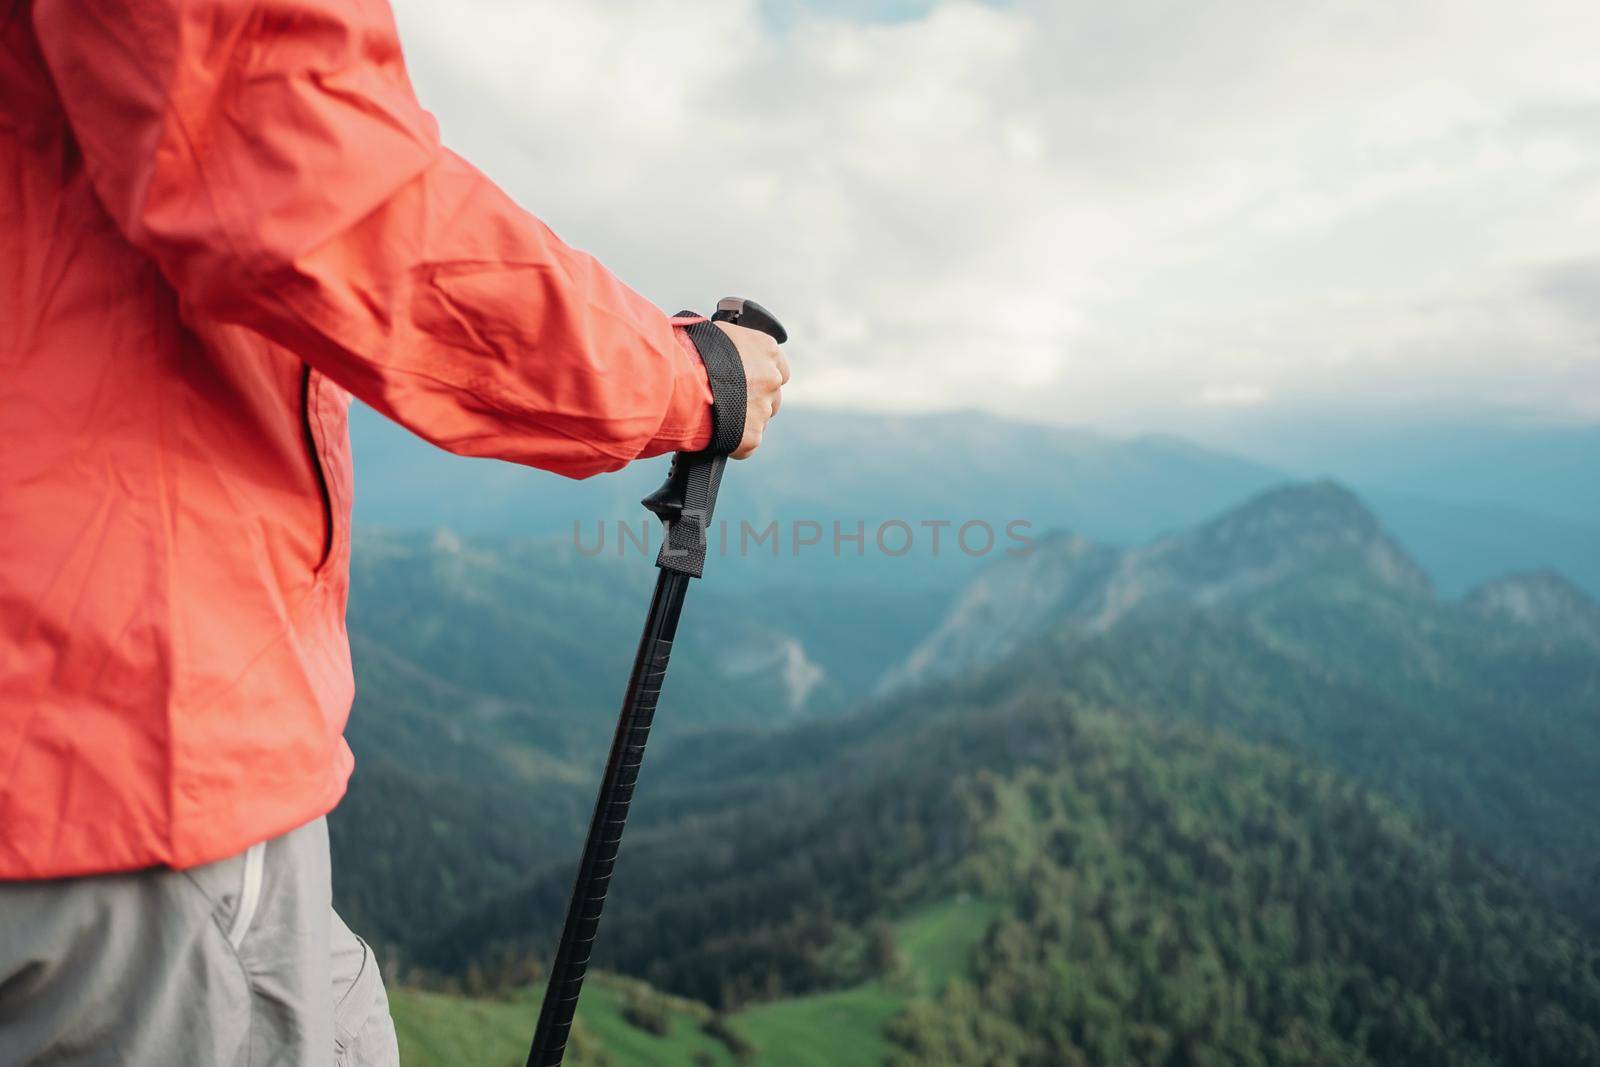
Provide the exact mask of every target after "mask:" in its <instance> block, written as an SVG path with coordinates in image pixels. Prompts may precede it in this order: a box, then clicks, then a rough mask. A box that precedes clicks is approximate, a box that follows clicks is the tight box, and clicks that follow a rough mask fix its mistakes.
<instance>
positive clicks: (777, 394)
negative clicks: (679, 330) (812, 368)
mask: <svg viewBox="0 0 1600 1067" xmlns="http://www.w3.org/2000/svg"><path fill="white" fill-rule="evenodd" d="M713 325H715V326H718V327H720V328H721V330H722V332H723V333H725V334H727V335H728V337H729V338H730V339H731V340H732V341H733V346H734V347H735V348H737V349H738V350H739V358H740V359H741V360H743V361H744V384H745V397H746V405H747V406H746V408H745V414H744V437H743V438H742V439H740V441H739V447H738V448H736V449H734V452H733V458H734V459H744V458H746V457H748V456H749V455H750V454H751V453H752V452H754V451H755V450H756V449H758V448H760V447H761V435H762V434H763V433H765V432H766V429H767V423H768V422H770V421H771V420H772V416H774V415H776V414H777V413H778V407H779V406H780V405H781V404H782V403H783V387H784V385H785V384H786V383H787V382H788V381H789V361H788V360H786V359H784V358H783V352H782V350H780V349H779V348H778V342H776V341H774V340H773V339H772V338H771V337H769V336H767V335H766V334H764V333H762V332H761V331H760V330H751V329H747V328H745V327H743V326H735V325H733V324H732V323H727V322H718V323H714V324H713Z"/></svg>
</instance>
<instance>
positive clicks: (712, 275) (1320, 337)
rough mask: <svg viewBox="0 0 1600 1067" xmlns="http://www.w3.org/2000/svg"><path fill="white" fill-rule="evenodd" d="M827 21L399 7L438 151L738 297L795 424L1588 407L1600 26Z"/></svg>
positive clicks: (1398, 13)
mask: <svg viewBox="0 0 1600 1067" xmlns="http://www.w3.org/2000/svg"><path fill="white" fill-rule="evenodd" d="M845 8H847V5H837V4H830V5H826V6H825V8H823V9H816V8H810V7H789V8H787V9H786V10H785V11H784V12H783V17H781V18H773V17H770V15H771V11H770V10H768V11H767V12H765V13H764V12H763V10H762V8H761V6H760V5H758V4H757V3H756V2H754V0H703V2H701V3H697V4H694V5H668V4H666V3H646V2H643V0H617V2H613V3H606V4H591V3H575V2H571V3H556V2H553V0H534V2H517V3H512V2H510V0H457V2H456V3H453V4H449V5H439V4H429V3H425V2H423V0H401V3H399V5H398V10H399V14H400V18H401V26H402V34H403V39H404V41H405V44H406V46H407V52H408V57H409V58H410V60H411V62H412V66H413V75H414V79H415V81H416V83H417V86H418V91H419V93H420V95H421V96H422V98H423V101H424V102H425V103H426V104H428V105H429V106H430V107H431V108H432V109H433V110H434V111H435V112H436V113H437V114H438V115H439V118H440V120H441V124H442V127H443V129H444V130H445V134H446V139H447V141H449V142H450V143H452V144H453V145H454V146H455V147H457V148H458V149H460V150H461V151H462V152H463V153H464V154H465V155H467V156H468V157H469V158H472V159H473V160H474V161H476V162H477V163H478V164H479V165H480V166H482V167H484V169H486V170H487V171H488V172H489V173H491V174H492V175H494V176H495V177H496V178H497V179H498V180H499V181H501V182H502V184H504V185H505V186H506V187H507V188H508V189H509V190H511V191H512V192H513V193H514V194H515V195H516V196H518V197H519V199H520V200H521V201H522V202H523V203H524V204H526V205H527V206H528V207H529V208H530V209H531V210H533V211H535V212H536V213H537V214H540V215H541V216H542V217H544V218H545V219H546V221H548V222H550V223H551V224H552V225H553V226H554V227H555V228H556V229H557V231H558V232H560V233H562V234H563V235H564V236H565V237H567V238H568V239H569V240H571V241H573V243H575V244H578V245H580V246H582V247H586V248H589V249H590V250H592V251H594V252H596V253H597V254H598V255H600V257H601V258H602V259H603V260H604V261H605V262H607V263H608V264H610V265H611V266H612V267H613V269H615V270H617V271H618V273H620V274H621V275H623V276H624V277H625V278H627V279H629V280H630V281H631V282H632V283H633V284H634V285H635V286H636V287H638V288H639V289H641V291H643V292H645V293H646V294H647V295H649V296H650V297H651V298H652V299H655V300H657V301H658V302H660V303H661V304H663V305H666V306H676V305H680V304H697V305H702V306H703V305H705V304H707V303H708V302H709V301H710V300H712V299H714V298H715V297H716V295H718V294H720V293H722V292H724V291H739V292H744V293H748V294H750V295H754V296H757V297H758V298H761V299H763V300H767V301H769V302H770V303H771V304H772V305H773V306H774V307H775V309H776V310H778V311H779V312H780V314H781V315H782V316H783V317H784V318H785V319H786V321H787V322H788V323H789V325H790V327H791V332H792V333H793V334H794V335H795V337H796V338H797V341H796V344H795V345H794V353H793V361H794V363H795V365H796V367H797V368H798V370H799V378H798V379H797V381H796V384H795V387H794V390H793V392H794V398H795V399H796V400H799V401H812V402H826V403H834V404H850V405H852V406H867V407H892V408H925V407H950V406H974V405H976V406H981V407H986V408H990V409H992V410H997V411H1003V412H1011V413H1020V414H1027V415H1032V416H1037V417H1043V418H1050V419H1060V420H1073V421H1085V422H1092V423H1100V424H1107V425H1123V426H1129V427H1133V426H1140V427H1145V426H1159V427H1163V428H1176V429H1182V428H1184V426H1185V420H1186V419H1188V418H1190V417H1192V416H1193V415H1194V413H1195V410H1196V405H1195V404H1194V399H1195V398H1196V397H1202V398H1203V397H1205V396H1206V395H1207V390H1208V389H1216V388H1225V387H1226V386H1225V385H1224V386H1222V387H1219V386H1218V385H1217V384H1216V383H1219V382H1220V383H1233V382H1248V383H1251V388H1253V389H1259V390H1260V400H1259V401H1258V402H1256V406H1257V407H1267V406H1278V407H1284V408H1295V407H1312V408H1318V409H1321V410H1326V409H1338V408H1341V407H1344V408H1351V409H1362V408H1365V407H1367V406H1370V405H1373V404H1383V405H1391V406H1393V405H1400V406H1407V405H1409V406H1410V407H1412V408H1417V409H1428V410H1450V409H1452V408H1456V407H1463V406H1474V407H1480V408H1481V407H1483V406H1485V405H1490V406H1492V405H1504V406H1512V407H1520V408H1526V409H1530V410H1534V411H1540V412H1566V413H1573V414H1582V413H1585V412H1587V413H1590V414H1592V413H1593V412H1595V411H1597V410H1600V353H1597V351H1596V344H1595V341H1596V338H1595V331H1594V329H1593V324H1592V320H1590V321H1589V322H1587V323H1586V322H1585V321H1583V320H1582V318H1581V317H1579V316H1574V315H1573V314H1572V313H1571V308H1570V306H1568V305H1569V304H1570V301H1568V304H1567V305H1564V304H1563V303H1562V298H1560V297H1558V296H1557V297H1553V296H1552V294H1553V293H1555V292H1557V290H1559V286H1560V283H1559V282H1557V281H1553V279H1557V278H1558V277H1559V271H1560V270H1561V269H1562V265H1563V264H1571V263H1575V262H1581V261H1587V260H1589V259H1590V258H1591V256H1592V249H1593V244H1594V238H1593V235H1594V234H1595V233H1597V232H1600V83H1597V82H1596V80H1595V79H1594V77H1593V54H1592V49H1591V48H1590V47H1588V43H1589V42H1592V41H1593V40H1595V39H1596V34H1597V32H1600V6H1597V5H1594V4H1592V3H1589V2H1587V0H1581V2H1580V0H1572V2H1556V0H1548V2H1546V0H1534V2H1529V3H1521V4H1516V5H1508V4H1504V3H1498V2H1487V0H1486V2H1482V3H1478V2H1462V0H1431V2H1428V0H1424V2H1419V3H1412V4H1405V5H1389V4H1382V5H1380V4H1372V5H1343V4H1329V5H1303V4H1279V3H1271V2H1267V0H1237V2H1232V3H1218V4H1181V3H1161V4H1158V3H1134V4H1123V5H1107V4H1100V3H1059V2H1047V0H1036V2H1031V0H1024V2H1019V3H1015V4H1012V5H1008V6H991V5H982V4H976V3H966V2H945V3H939V4H935V5H932V6H930V7H929V8H928V9H927V10H926V11H925V12H923V13H921V14H920V15H919V14H918V13H917V12H918V11H919V10H920V8H919V7H917V5H910V6H909V7H908V8H907V13H905V14H903V16H902V17H900V18H898V19H896V20H894V21H889V22H883V21H873V22H861V21H856V20H853V19H851V18H849V17H846V16H845V15H842V14H839V11H840V10H843V9H845ZM1552 272H1555V273H1552ZM1552 285H1556V287H1557V288H1556V289H1552V288H1551V286H1552ZM1585 299H1587V298H1585ZM1591 306H1592V305H1591Z"/></svg>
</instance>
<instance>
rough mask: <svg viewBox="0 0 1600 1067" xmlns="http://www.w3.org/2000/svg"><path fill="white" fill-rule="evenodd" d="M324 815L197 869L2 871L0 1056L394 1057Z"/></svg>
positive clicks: (161, 1066)
mask: <svg viewBox="0 0 1600 1067" xmlns="http://www.w3.org/2000/svg"><path fill="white" fill-rule="evenodd" d="M331 896H332V890H331V881H330V872H329V862H328V824H327V822H326V820H324V819H317V820H316V821H315V822H311V823H307V824H306V825H305V826H302V827H300V828H299V829H298V830H294V831H292V832H290V833H287V834H284V835H283V836H282V837H278V838H274V839H273V840H271V841H267V842H265V843H263V844H260V845H256V846H254V847H252V848H251V849H249V850H247V851H246V852H243V853H241V854H240V855H237V856H231V857H229V858H228V859H225V860H219V861H218V862H216V863H209V864H206V865H205V866H203V867H194V868H191V869H190V870H186V871H173V870H166V869H152V870H145V871H132V872H129V873H126V874H112V875H100V876H96V877H92V878H66V879H60V880H57V881H49V882H7V883H0V1067H12V1065H14V1064H17V1065H20V1064H29V1065H34V1064H39V1065H43V1064H62V1065H67V1064H71V1065H78V1064H85V1065H87V1064H108V1065H109V1064H119V1065H122V1064H126V1065H131V1067H144V1065H146V1064H148V1065H151V1067H188V1065H190V1064H193V1065H196V1067H213V1065H217V1067H301V1065H312V1067H326V1065H329V1064H335V1065H338V1067H346V1065H349V1067H369V1065H372V1067H397V1065H398V1064H399V1062H400V1055H399V1051H398V1049H397V1048H396V1045H395V1037H394V1024H393V1022H392V1021H390V1019H389V1001H388V997H387V996H386V995H385V993H384V990H383V980H382V979H381V978H380V977H379V976H378V964H377V960H376V959H375V958H374V957H373V954H372V952H371V950H370V949H368V948H367V946H366V944H365V943H364V942H363V941H362V940H361V939H360V938H358V937H356V936H355V935H354V934H352V933H351V932H350V930H349V929H348V928H347V927H346V926H345V925H344V923H343V922H341V921H340V919H339V917H338V916H337V915H335V914H334V913H333V904H332V899H331Z"/></svg>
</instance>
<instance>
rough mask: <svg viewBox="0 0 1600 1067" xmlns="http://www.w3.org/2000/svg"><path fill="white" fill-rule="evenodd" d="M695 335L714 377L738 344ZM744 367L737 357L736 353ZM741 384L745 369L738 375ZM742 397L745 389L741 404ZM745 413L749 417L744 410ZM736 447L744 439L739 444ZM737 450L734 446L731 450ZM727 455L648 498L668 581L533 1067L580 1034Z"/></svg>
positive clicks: (636, 671) (649, 624)
mask: <svg viewBox="0 0 1600 1067" xmlns="http://www.w3.org/2000/svg"><path fill="white" fill-rule="evenodd" d="M711 318H712V319H713V320H714V321H717V322H730V323H735V324H737V325H739V326H746V327H749V328H750V329H753V330H760V331H761V332H763V333H765V334H768V335H770V336H771V337H772V338H773V339H774V340H775V341H777V342H778V343H779V344H782V343H783V342H784V341H786V340H788V334H787V333H786V332H785V331H784V328H783V326H782V325H781V324H780V323H779V322H778V320H777V319H775V318H773V317H772V314H771V313H770V312H768V311H767V310H766V308H763V307H762V306H761V305H760V304H757V303H756V302H755V301H754V300H741V299H739V298H737V297H728V298H726V299H724V300H721V301H719V302H718V304H717V311H716V314H714V315H712V316H711ZM688 331H689V336H690V339H691V340H692V341H694V343H695V347H696V348H697V349H698V350H699V351H700V353H701V355H702V358H705V359H706V362H707V370H708V372H709V373H711V374H713V375H716V374H718V373H720V372H722V371H723V370H724V368H722V367H719V366H716V365H714V363H713V360H712V359H711V358H710V357H709V356H708V355H707V353H708V349H711V348H712V346H717V350H718V351H720V352H722V353H724V356H723V361H725V360H726V353H728V352H729V350H731V349H732V342H730V341H729V340H728V339H727V337H726V336H725V335H724V334H723V333H722V331H721V330H718V329H717V328H716V327H715V326H712V325H710V324H709V323H704V322H702V323H696V324H695V325H693V326H690V327H688ZM732 356H733V359H735V360H737V358H738V354H737V351H733V353H732ZM735 369H736V370H737V373H738V384H739V385H741V386H742V384H743V381H744V372H743V369H742V368H735ZM742 394H743V390H742V388H741V389H740V390H739V395H740V396H741V397H742ZM738 414H739V416H740V417H741V419H742V417H743V414H744V413H743V411H740V412H739V413H738ZM735 444H736V442H735ZM730 447H731V446H730ZM727 460H728V457H727V456H725V455H713V454H710V451H709V450H707V451H706V452H679V453H678V454H677V455H675V456H673V457H672V468H671V470H670V471H669V472H668V474H667V480H666V481H665V482H664V483H663V484H662V486H661V488H659V489H657V490H656V491H655V492H653V493H651V494H650V495H649V496H647V497H645V498H644V501H643V503H644V506H645V507H647V508H649V509H650V510H651V511H652V512H654V513H655V514H656V516H657V517H658V518H660V519H661V522H662V524H663V527H664V529H663V531H662V538H661V551H660V552H659V553H658V554H657V556H656V566H657V567H658V568H660V574H658V575H657V576H656V591H655V595H654V596H652V597H651V598H650V613H649V614H648V615H647V616H645V621H644V633H643V634H642V635H641V636H640V638H639V651H638V652H637V653H636V654H635V655H634V658H633V673H632V674H631V675H630V676H629V678H628V689H627V692H626V693H625V694H624V695H623V698H622V713H621V715H620V716H619V717H618V719H617V732H616V734H615V735H614V736H613V737H612V739H611V754H610V755H609V756H607V757H606V770H605V775H604V776H603V777H602V778H601V780H600V793H599V795H598V796H597V797H596V798H595V802H594V815H593V816H591V817H590V819H589V836H588V838H587V839H586V840H585V841H584V843H583V858H582V859H581V860H579V862H578V877H577V881H576V882H575V883H574V885H573V887H572V900H571V901H570V902H569V903H568V904H567V919H566V923H565V924H564V925H563V926H562V928H561V944H560V946H559V947H558V948H557V949H556V958H555V962H554V963H552V964H551V965H550V981H549V984H548V985H547V986H545V991H544V1004H543V1005H542V1006H541V1007H540V1009H539V1024H538V1026H537V1027H536V1028H535V1029H534V1032H533V1047H532V1048H531V1049H529V1050H528V1065H527V1067H557V1065H558V1064H560V1063H561V1057H562V1055H563V1054H564V1053H565V1052H566V1048H567V1038H568V1036H569V1035H570V1034H571V1033H572V1019H573V1016H574V1015H575V1014H576V1013H577V1010H578V995H579V994H580V993H581V992H582V991H583V977H584V975H585V974H586V973H587V971H588V969H589V959H590V957H591V956H592V955H593V952H594V941H595V935H596V933H597V932H598V931H599V929H600V911H601V909H602V908H604V907H605V903H606V890H607V889H608V888H609V887H610V885H611V872H612V869H613V867H614V866H615V865H616V862H617V849H618V848H619V847H620V845H621V843H622V829H623V825H624V824H625V823H626V822H627V819H628V806H629V804H631V803H632V801H633V787H634V784H635V783H636V782H637V781H638V779H639V765H640V764H641V763H642V762H643V760H644V746H645V742H646V741H647V740H649V737H650V723H651V721H652V720H653V719H654V718H655V714H656V700H657V699H658V698H659V697H660V696H661V682H662V680H663V679H664V678H665V677H666V674H667V659H668V657H669V656H670V655H671V654H672V641H673V638H674V637H676V636H677V632H678V615H679V613H680V612H682V610H683V597H684V593H685V592H686V591H687V590H688V588H689V579H690V578H698V577H700V575H701V574H702V573H703V571H704V570H705V560H706V529H707V527H709V526H710V525H711V512H712V509H713V508H715V507H716V503H717V488H718V486H719V485H720V484H721V482H722V468H723V466H724V465H725V464H726V463H727Z"/></svg>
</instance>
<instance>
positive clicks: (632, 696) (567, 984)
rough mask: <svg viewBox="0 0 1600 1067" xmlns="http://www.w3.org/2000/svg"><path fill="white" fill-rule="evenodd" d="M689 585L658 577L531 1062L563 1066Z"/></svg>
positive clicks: (668, 575)
mask: <svg viewBox="0 0 1600 1067" xmlns="http://www.w3.org/2000/svg"><path fill="white" fill-rule="evenodd" d="M688 586H689V576H688V575H685V574H679V573H676V572H674V571H669V570H662V571H660V572H659V573H658V576H657V578H656V590H655V595H654V596H652V597H651V599H650V613H649V614H648V615H647V616H646V617H645V624H644V632H643V633H642V634H641V635H640V637H639V651H638V653H637V654H636V655H635V656H634V660H633V673H632V675H630V676H629V678H628V689H627V692H626V693H625V694H624V696H623V699H622V712H621V714H620V715H619V716H618V719H617V732H616V734H615V735H614V736H613V737H612V739H611V754H610V756H608V757H607V759H606V770H605V775H604V777H602V778H601V780H600V792H599V795H598V796H597V797H596V798H595V804H594V815H593V816H592V817H591V818H590V820H589V836H588V838H587V839H586V840H585V842H584V846H583V858H582V859H581V860H580V861H579V863H578V875H577V880H576V882H575V883H574V887H573V891H572V901H571V903H570V904H568V906H567V920H566V923H565V925H564V926H563V927H562V929H561V945H560V947H559V948H558V949H557V950H556V958H555V962H554V963H553V964H552V965H551V967H550V982H549V984H548V985H547V986H546V987H545V993H544V1004H543V1006H542V1007H541V1008H540V1009H539V1025H538V1027H537V1028H536V1029H535V1030H534V1034H533V1047H532V1049H530V1050H529V1052H528V1065H527V1067H557V1065H559V1064H560V1063H561V1057H562V1055H563V1054H564V1053H565V1052H566V1047H567V1038H568V1036H569V1035H570V1034H571V1032H572V1019H573V1016H574V1015H575V1014H576V1012H577V1009H578V994H579V993H580V992H581V991H582V989H583V978H584V975H585V974H586V973H587V972H588V969H589V958H590V955H591V954H592V953H593V950H594V939H595V933H596V931H597V930H598V929H599V927H600V912H601V909H603V908H604V907H605V903H606V891H607V889H609V888H610V885H611V872H612V869H613V867H614V866H615V864H616V860H617V850H618V848H619V847H620V846H621V843H622V830H623V826H624V824H625V823H626V822H627V818H628V807H629V805H630V804H631V803H632V802H633V789H634V785H635V783H636V782H637V781H638V779H639V766H640V764H641V763H642V762H643V761H644V746H645V742H646V741H648V740H649V738H650V724H651V723H652V722H653V721H654V719H655V714H656V701H657V700H658V699H659V698H660V695H661V682H662V679H663V678H664V677H665V676H666V673H667V660H668V658H669V657H670V656H671V655H672V641H673V639H674V638H675V637H676V636H677V631H678V616H679V614H680V613H681V612H682V610H683V596H684V592H685V590H686V589H687V588H688Z"/></svg>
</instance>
